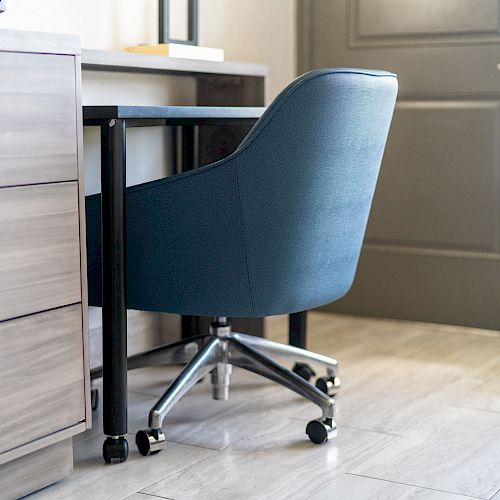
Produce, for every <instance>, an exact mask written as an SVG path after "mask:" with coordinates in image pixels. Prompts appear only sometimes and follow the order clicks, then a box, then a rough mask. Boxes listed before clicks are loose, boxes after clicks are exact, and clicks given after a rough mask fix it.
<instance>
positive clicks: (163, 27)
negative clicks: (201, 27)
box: [158, 0, 198, 45]
mask: <svg viewBox="0 0 500 500" xmlns="http://www.w3.org/2000/svg"><path fill="white" fill-rule="evenodd" d="M184 1H185V3H186V7H187V37H186V39H178V38H177V39H176V38H172V37H171V36H170V21H171V17H172V11H171V7H172V0H159V31H158V34H159V36H158V42H159V43H183V44H185V45H198V0H184Z"/></svg>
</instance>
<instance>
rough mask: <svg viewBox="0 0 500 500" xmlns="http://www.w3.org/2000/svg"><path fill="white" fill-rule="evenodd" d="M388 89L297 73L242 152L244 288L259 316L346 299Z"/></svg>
mask: <svg viewBox="0 0 500 500" xmlns="http://www.w3.org/2000/svg"><path fill="white" fill-rule="evenodd" d="M397 88H398V85H397V78H396V75H394V74H392V73H388V72H384V71H374V70H363V69H348V68H338V69H322V70H317V71H312V72H310V73H306V74H305V75H302V76H301V77H299V78H298V79H296V80H295V81H294V82H292V83H291V84H290V85H289V86H288V87H287V88H286V89H285V90H284V91H283V92H281V94H280V95H279V96H278V97H277V98H276V100H275V101H274V102H273V104H272V105H271V106H270V107H269V108H268V110H267V111H266V113H265V114H264V116H263V117H262V118H261V119H260V120H259V122H258V123H257V124H256V125H255V127H254V128H253V129H252V131H251V132H250V134H249V135H248V136H247V138H246V139H245V141H244V142H243V143H242V144H241V146H240V148H239V150H238V151H237V153H240V155H242V156H243V157H246V159H245V161H240V162H239V164H238V184H239V191H240V198H241V207H242V213H243V224H244V228H245V238H246V250H247V261H248V267H249V279H250V286H251V290H252V300H253V303H254V308H255V310H256V311H258V312H260V313H261V314H262V315H269V314H278V313H285V312H292V311H299V310H306V309H310V308H313V307H317V306H320V305H322V304H325V303H329V302H332V301H334V300H337V299H338V298H340V297H341V296H342V295H344V294H345V293H346V292H347V291H348V290H349V288H350V286H351V284H352V282H353V279H354V275H355V271H356V267H357V262H358V259H359V255H360V250H361V245H362V241H363V238H364V234H365V229H366V224H367V220H368V215H369V211H370V207H371V203H372V198H373V194H374V190H375V185H376V181H377V177H378V173H379V169H380V164H381V161H382V156H383V152H384V148H385V144H386V139H387V135H388V132H389V127H390V123H391V118H392V114H393V110H394V105H395V100H396V96H397Z"/></svg>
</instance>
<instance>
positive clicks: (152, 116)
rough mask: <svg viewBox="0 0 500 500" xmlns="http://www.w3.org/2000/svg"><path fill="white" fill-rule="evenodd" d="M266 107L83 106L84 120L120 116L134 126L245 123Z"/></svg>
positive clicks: (93, 122)
mask: <svg viewBox="0 0 500 500" xmlns="http://www.w3.org/2000/svg"><path fill="white" fill-rule="evenodd" d="M265 110H266V108H264V107H238V106H84V107H83V123H84V124H85V125H99V124H100V122H101V121H102V120H112V119H116V120H118V119H123V120H127V121H130V122H131V124H133V125H136V126H141V125H143V126H148V125H153V124H154V123H152V121H155V120H156V121H158V120H159V121H160V122H161V123H160V124H163V125H222V124H226V123H227V124H233V125H239V124H246V123H254V122H255V121H256V120H258V119H259V118H260V117H261V116H262V114H263V113H264V111H265Z"/></svg>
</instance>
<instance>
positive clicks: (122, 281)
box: [83, 106, 265, 462]
mask: <svg viewBox="0 0 500 500" xmlns="http://www.w3.org/2000/svg"><path fill="white" fill-rule="evenodd" d="M264 110H265V108H262V107H249V108H246V107H212V106H200V107H197V106H186V107H184V106H85V107H84V109H83V123H84V125H94V126H96V125H97V126H99V127H100V128H101V193H102V238H103V239H102V254H103V255H102V266H103V295H102V321H103V335H102V337H103V351H102V354H103V356H102V358H103V360H102V377H103V398H102V405H103V431H104V434H105V435H106V436H109V437H108V438H107V439H106V441H105V445H106V447H107V449H108V452H107V453H105V460H106V461H107V462H115V461H117V462H121V461H124V460H126V458H127V455H128V444H127V441H126V439H125V437H124V436H125V434H126V432H127V304H126V296H127V294H126V253H125V249H126V232H125V227H126V226H125V202H126V200H125V191H126V183H125V181H126V133H127V128H128V127H137V126H158V125H160V126H183V127H186V126H188V127H195V126H196V127H197V126H200V125H221V124H226V125H227V124H230V125H248V124H251V123H254V122H255V121H256V120H257V119H258V118H260V116H261V115H262V113H263V112H264ZM187 144H189V142H188V143H187ZM189 145H190V146H193V144H189ZM100 374H101V370H100V369H97V370H93V373H92V375H93V376H94V377H97V376H98V375H100Z"/></svg>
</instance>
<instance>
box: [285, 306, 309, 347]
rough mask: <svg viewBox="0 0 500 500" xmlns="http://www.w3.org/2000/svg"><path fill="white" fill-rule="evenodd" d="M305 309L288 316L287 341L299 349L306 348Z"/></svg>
mask: <svg viewBox="0 0 500 500" xmlns="http://www.w3.org/2000/svg"><path fill="white" fill-rule="evenodd" d="M306 337H307V311H303V312H299V313H294V314H290V316H288V343H289V344H290V345H293V346H295V347H300V348H301V349H305V348H306V340H307V339H306Z"/></svg>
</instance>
